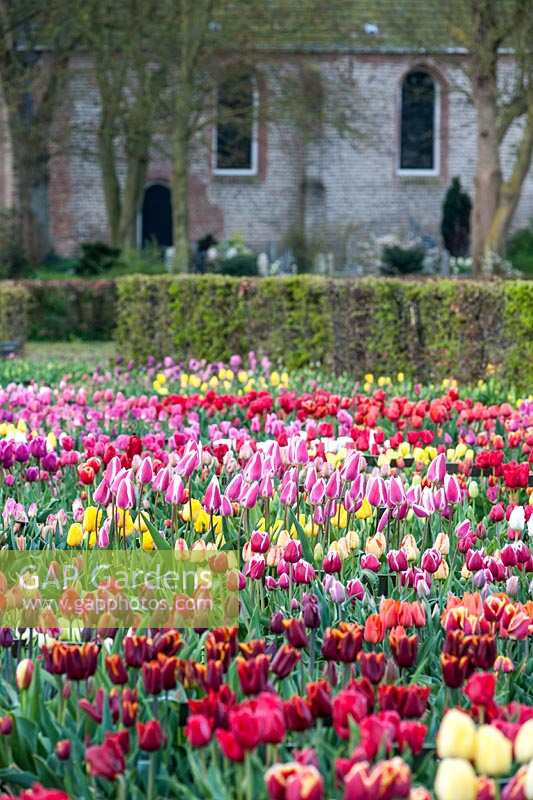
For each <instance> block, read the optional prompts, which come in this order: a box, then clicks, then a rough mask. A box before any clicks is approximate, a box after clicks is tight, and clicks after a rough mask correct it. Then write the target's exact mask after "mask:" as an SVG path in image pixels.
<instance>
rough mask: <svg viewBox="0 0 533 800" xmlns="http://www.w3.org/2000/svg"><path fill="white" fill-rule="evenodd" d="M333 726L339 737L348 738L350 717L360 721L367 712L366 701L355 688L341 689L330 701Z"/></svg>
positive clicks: (361, 693) (354, 720)
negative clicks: (331, 701)
mask: <svg viewBox="0 0 533 800" xmlns="http://www.w3.org/2000/svg"><path fill="white" fill-rule="evenodd" d="M332 712H333V727H334V728H335V731H336V733H337V736H339V737H340V738H341V739H349V738H350V724H349V721H350V719H351V720H352V721H353V722H361V720H362V719H364V717H366V715H367V713H368V701H367V699H366V697H365V695H364V694H363V692H361V691H359V690H357V689H343V690H342V691H341V692H339V694H338V695H337V696H336V697H334V699H333V703H332Z"/></svg>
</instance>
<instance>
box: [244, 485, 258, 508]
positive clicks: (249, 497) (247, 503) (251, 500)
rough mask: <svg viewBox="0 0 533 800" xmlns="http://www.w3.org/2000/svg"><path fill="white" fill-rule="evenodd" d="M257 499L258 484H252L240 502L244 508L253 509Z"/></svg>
mask: <svg viewBox="0 0 533 800" xmlns="http://www.w3.org/2000/svg"><path fill="white" fill-rule="evenodd" d="M258 497H259V484H258V483H252V485H251V486H250V488H249V489H248V491H247V492H246V495H245V497H244V498H243V500H242V505H243V506H244V508H248V509H249V508H254V506H255V505H256V503H257V498H258Z"/></svg>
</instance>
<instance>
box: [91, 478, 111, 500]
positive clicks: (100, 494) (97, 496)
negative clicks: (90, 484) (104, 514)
mask: <svg viewBox="0 0 533 800" xmlns="http://www.w3.org/2000/svg"><path fill="white" fill-rule="evenodd" d="M93 500H94V502H95V503H97V504H98V505H99V506H107V505H108V503H109V502H110V501H111V490H110V488H109V485H108V483H107V481H106V479H105V478H102V480H101V481H100V483H99V484H98V486H97V487H96V489H95V490H94V494H93Z"/></svg>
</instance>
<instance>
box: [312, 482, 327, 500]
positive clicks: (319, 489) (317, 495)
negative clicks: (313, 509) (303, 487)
mask: <svg viewBox="0 0 533 800" xmlns="http://www.w3.org/2000/svg"><path fill="white" fill-rule="evenodd" d="M325 493H326V484H325V482H324V479H323V478H318V480H317V481H316V482H315V484H314V486H313V488H312V489H311V492H310V494H309V502H310V503H311V505H312V506H317V505H319V504H320V503H321V502H322V500H323V499H324V495H325Z"/></svg>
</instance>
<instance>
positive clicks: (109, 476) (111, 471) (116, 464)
mask: <svg viewBox="0 0 533 800" xmlns="http://www.w3.org/2000/svg"><path fill="white" fill-rule="evenodd" d="M121 468H122V464H121V462H120V458H119V457H118V456H113V458H112V459H111V461H110V462H109V464H108V465H107V467H106V469H105V473H104V475H105V479H106V481H107V482H108V484H109V485H110V486H111V484H112V483H113V481H114V480H115V477H116V475H117V472H120V470H121Z"/></svg>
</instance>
